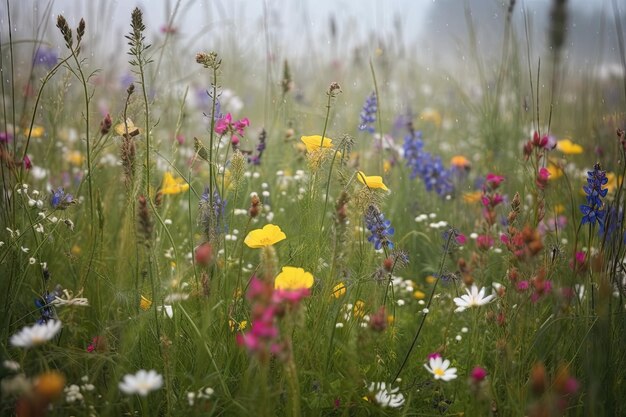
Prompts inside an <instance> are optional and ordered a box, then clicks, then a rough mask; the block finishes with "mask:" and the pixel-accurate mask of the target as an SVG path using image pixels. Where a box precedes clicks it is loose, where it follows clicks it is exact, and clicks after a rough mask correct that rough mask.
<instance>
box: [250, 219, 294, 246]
mask: <svg viewBox="0 0 626 417" xmlns="http://www.w3.org/2000/svg"><path fill="white" fill-rule="evenodd" d="M284 239H287V236H286V235H285V234H284V233H283V231H282V230H280V227H278V226H276V225H275V224H266V225H265V226H263V229H256V230H252V231H251V232H250V233H248V236H246V238H245V240H244V241H243V243H245V244H246V245H248V247H250V248H252V249H256V248H264V247H266V246H272V245H274V244H275V243H278V242H280V241H281V240H284Z"/></svg>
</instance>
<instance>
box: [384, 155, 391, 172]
mask: <svg viewBox="0 0 626 417" xmlns="http://www.w3.org/2000/svg"><path fill="white" fill-rule="evenodd" d="M389 171H391V162H389V161H388V160H386V159H385V162H383V172H384V173H385V174H387V173H388V172H389Z"/></svg>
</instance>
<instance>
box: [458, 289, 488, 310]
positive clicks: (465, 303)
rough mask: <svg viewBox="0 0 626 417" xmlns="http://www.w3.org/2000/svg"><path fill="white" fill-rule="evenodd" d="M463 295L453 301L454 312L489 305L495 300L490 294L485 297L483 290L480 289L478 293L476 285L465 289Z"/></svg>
mask: <svg viewBox="0 0 626 417" xmlns="http://www.w3.org/2000/svg"><path fill="white" fill-rule="evenodd" d="M465 292H466V293H467V294H464V295H462V296H460V297H456V298H455V299H454V303H455V304H456V306H457V308H456V310H454V311H456V312H460V311H464V310H465V309H467V308H471V307H480V306H483V305H485V304H487V303H490V302H491V301H493V299H494V298H495V295H493V294H491V295H488V296H486V297H485V288H484V287H483V288H481V289H480V291H478V287H477V286H476V285H472V287H471V288H466V289H465Z"/></svg>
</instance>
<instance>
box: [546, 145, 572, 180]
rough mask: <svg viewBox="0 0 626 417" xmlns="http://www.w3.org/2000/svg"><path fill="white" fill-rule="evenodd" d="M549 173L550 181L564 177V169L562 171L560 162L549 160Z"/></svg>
mask: <svg viewBox="0 0 626 417" xmlns="http://www.w3.org/2000/svg"><path fill="white" fill-rule="evenodd" d="M576 146H578V145H576ZM548 172H549V173H550V176H549V177H548V179H549V180H555V179H557V178H560V177H562V176H563V169H561V166H560V165H559V163H558V161H555V160H554V159H552V158H550V159H549V160H548Z"/></svg>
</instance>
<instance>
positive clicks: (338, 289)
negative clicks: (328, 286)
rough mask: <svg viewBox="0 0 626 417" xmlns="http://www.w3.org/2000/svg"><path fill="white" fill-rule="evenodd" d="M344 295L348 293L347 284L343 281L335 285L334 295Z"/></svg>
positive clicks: (336, 296) (339, 296)
mask: <svg viewBox="0 0 626 417" xmlns="http://www.w3.org/2000/svg"><path fill="white" fill-rule="evenodd" d="M344 295H346V285H345V284H344V283H343V282H340V283H339V284H337V285H335V286H334V287H333V297H335V298H341V297H343V296H344Z"/></svg>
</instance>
